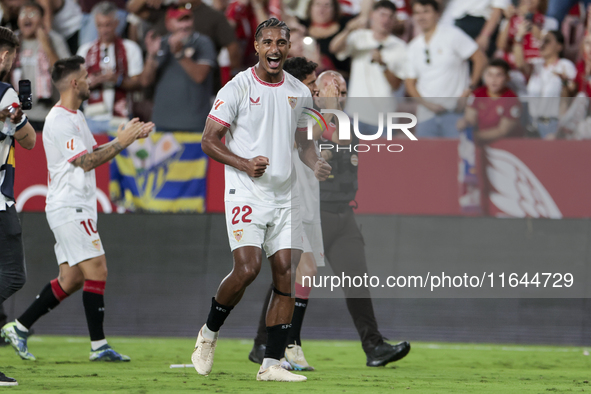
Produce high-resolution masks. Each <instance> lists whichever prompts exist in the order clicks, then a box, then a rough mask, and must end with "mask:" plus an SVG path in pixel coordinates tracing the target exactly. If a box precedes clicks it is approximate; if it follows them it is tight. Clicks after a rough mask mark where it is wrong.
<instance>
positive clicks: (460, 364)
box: [0, 336, 591, 394]
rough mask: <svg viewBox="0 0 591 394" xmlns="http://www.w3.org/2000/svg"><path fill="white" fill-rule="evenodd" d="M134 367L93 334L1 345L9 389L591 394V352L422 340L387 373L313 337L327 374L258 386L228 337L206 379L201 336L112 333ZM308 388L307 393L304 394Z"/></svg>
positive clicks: (0, 366)
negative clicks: (201, 370) (103, 357)
mask: <svg viewBox="0 0 591 394" xmlns="http://www.w3.org/2000/svg"><path fill="white" fill-rule="evenodd" d="M109 343H110V344H111V345H112V346H113V347H114V348H115V349H116V350H118V351H119V352H121V353H124V354H127V355H129V356H130V357H131V358H132V361H131V362H130V363H93V362H89V361H88V354H89V348H90V343H89V342H88V339H87V338H83V337H55V336H34V337H32V338H31V339H30V341H29V350H30V351H31V352H32V353H33V354H35V356H36V357H37V361H34V362H30V361H23V360H21V359H20V358H19V357H18V356H17V355H16V354H14V352H13V350H12V348H10V347H3V348H0V360H1V361H0V371H2V372H4V373H6V374H7V375H8V376H11V377H14V378H16V379H18V381H19V386H18V387H6V388H0V390H2V391H3V392H8V390H10V392H13V391H14V392H25V393H47V392H55V393H90V392H109V393H179V392H196V391H197V392H204V393H246V392H250V393H254V394H263V393H273V394H277V393H295V392H303V393H306V394H309V393H401V392H408V393H549V392H591V383H589V381H590V380H591V368H590V366H591V358H590V357H588V356H585V355H584V349H583V348H575V347H551V346H514V345H509V346H502V345H475V344H442V343H437V344H432V343H431V344H429V343H420V342H417V343H413V344H412V346H413V348H412V350H411V352H410V354H409V355H408V356H407V357H406V358H405V359H403V360H401V361H399V362H397V363H393V364H390V365H389V366H387V367H385V368H368V367H366V366H365V356H364V354H363V352H362V350H361V346H360V344H359V342H354V341H305V343H304V350H305V353H306V357H307V359H308V361H309V362H310V364H312V365H314V366H315V367H316V368H317V370H316V371H314V372H307V373H306V376H308V381H307V382H304V383H275V382H257V381H256V380H255V374H256V373H257V371H258V366H257V365H255V364H253V363H251V362H250V361H248V358H247V356H248V352H249V351H250V348H251V346H252V342H251V341H250V340H248V341H246V340H236V339H221V340H220V341H219V342H218V347H217V350H216V358H215V363H214V367H213V371H212V373H211V375H210V376H208V377H203V376H199V375H198V374H197V372H195V370H194V369H193V368H183V369H170V368H169V366H170V364H188V363H190V356H191V352H192V349H193V346H194V339H191V338H187V339H178V338H176V339H168V338H137V337H134V338H122V337H112V338H110V340H109ZM304 390H305V391H304Z"/></svg>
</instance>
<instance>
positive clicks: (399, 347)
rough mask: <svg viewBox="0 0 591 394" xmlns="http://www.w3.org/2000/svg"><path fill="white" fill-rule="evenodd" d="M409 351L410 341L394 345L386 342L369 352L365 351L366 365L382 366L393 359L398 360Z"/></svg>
mask: <svg viewBox="0 0 591 394" xmlns="http://www.w3.org/2000/svg"><path fill="white" fill-rule="evenodd" d="M408 352H410V343H408V342H406V341H404V342H400V343H398V344H396V345H391V344H389V343H387V342H384V343H382V344H381V345H378V346H376V347H375V348H374V349H373V350H372V351H371V352H369V353H367V364H366V365H367V366H368V367H383V366H384V365H386V364H388V363H391V362H393V361H398V360H400V359H401V358H403V357H404V356H406V355H407V354H408Z"/></svg>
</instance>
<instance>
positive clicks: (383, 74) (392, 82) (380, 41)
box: [330, 0, 406, 135]
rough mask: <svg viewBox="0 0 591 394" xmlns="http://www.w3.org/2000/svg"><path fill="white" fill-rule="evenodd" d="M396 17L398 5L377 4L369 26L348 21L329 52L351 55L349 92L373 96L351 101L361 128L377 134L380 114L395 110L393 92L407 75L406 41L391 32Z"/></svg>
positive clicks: (384, 1) (387, 0)
mask: <svg viewBox="0 0 591 394" xmlns="http://www.w3.org/2000/svg"><path fill="white" fill-rule="evenodd" d="M395 20H396V6H395V5H394V4H393V3H392V2H390V1H389V0H383V1H379V2H377V3H375V5H374V8H373V12H372V13H371V23H370V26H371V28H370V29H356V27H358V25H352V24H348V25H347V26H346V27H345V29H344V30H343V31H342V32H341V33H339V34H338V35H337V36H336V37H335V38H334V39H333V40H332V42H331V43H330V51H331V52H332V53H334V54H336V55H337V59H339V60H344V59H346V58H349V57H350V58H351V77H350V81H349V94H350V95H351V96H352V97H367V98H373V100H371V99H366V100H363V104H365V105H363V106H362V107H360V105H362V104H361V102H359V101H356V100H352V101H350V103H353V106H354V109H353V108H350V109H349V112H357V113H358V114H359V130H360V132H361V133H363V134H370V135H374V134H376V130H377V126H378V117H379V113H380V112H382V113H388V112H393V111H394V109H395V107H396V101H395V100H394V99H393V95H394V92H395V91H396V90H398V88H399V87H400V85H401V83H402V80H403V79H404V76H405V74H404V73H405V70H404V69H405V67H406V43H405V42H404V41H402V40H401V39H400V38H397V37H395V36H394V35H393V34H392V29H393V27H394V24H395Z"/></svg>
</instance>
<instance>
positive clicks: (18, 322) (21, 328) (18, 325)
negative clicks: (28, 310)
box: [14, 320, 29, 332]
mask: <svg viewBox="0 0 591 394" xmlns="http://www.w3.org/2000/svg"><path fill="white" fill-rule="evenodd" d="M14 322H15V323H16V328H18V330H19V331H22V332H29V329H28V328H27V327H25V326H23V325H22V324H21V322H20V321H18V320H15V321H14Z"/></svg>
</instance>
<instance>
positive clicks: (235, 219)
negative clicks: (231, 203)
mask: <svg viewBox="0 0 591 394" xmlns="http://www.w3.org/2000/svg"><path fill="white" fill-rule="evenodd" d="M240 212H243V215H242V217H241V218H239V217H238V215H240ZM251 213H252V208H251V207H250V206H249V205H245V206H243V207H242V208H240V207H234V208H233V209H232V214H233V215H234V216H233V217H232V224H238V223H240V219H242V223H250V222H252V220H251V219H249V218H248V217H249V216H250V214H251Z"/></svg>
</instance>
